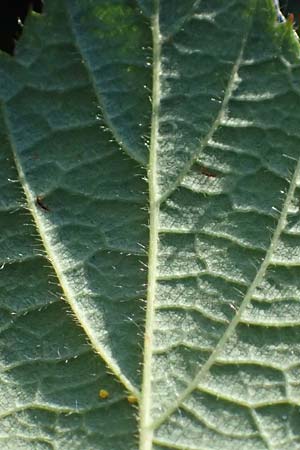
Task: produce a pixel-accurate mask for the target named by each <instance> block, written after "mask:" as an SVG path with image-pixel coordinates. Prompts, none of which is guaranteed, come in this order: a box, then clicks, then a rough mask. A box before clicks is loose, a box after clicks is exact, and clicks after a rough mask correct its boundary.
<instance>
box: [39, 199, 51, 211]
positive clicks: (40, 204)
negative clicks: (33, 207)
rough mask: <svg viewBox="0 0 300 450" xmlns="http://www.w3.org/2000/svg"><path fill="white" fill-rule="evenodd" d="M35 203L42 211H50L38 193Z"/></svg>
mask: <svg viewBox="0 0 300 450" xmlns="http://www.w3.org/2000/svg"><path fill="white" fill-rule="evenodd" d="M35 201H36V204H37V205H38V206H39V207H40V208H41V209H42V210H43V211H50V209H49V208H48V206H47V205H45V203H44V202H43V197H42V196H41V195H38V196H37V197H36V200H35Z"/></svg>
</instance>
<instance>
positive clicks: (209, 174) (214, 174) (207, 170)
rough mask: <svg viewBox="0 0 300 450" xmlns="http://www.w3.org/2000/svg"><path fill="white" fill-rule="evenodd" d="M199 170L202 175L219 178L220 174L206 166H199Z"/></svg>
mask: <svg viewBox="0 0 300 450" xmlns="http://www.w3.org/2000/svg"><path fill="white" fill-rule="evenodd" d="M199 172H200V173H201V174H202V175H205V176H206V177H210V178H217V177H218V174H216V173H214V172H211V171H210V170H209V169H207V168H206V167H202V166H201V167H199Z"/></svg>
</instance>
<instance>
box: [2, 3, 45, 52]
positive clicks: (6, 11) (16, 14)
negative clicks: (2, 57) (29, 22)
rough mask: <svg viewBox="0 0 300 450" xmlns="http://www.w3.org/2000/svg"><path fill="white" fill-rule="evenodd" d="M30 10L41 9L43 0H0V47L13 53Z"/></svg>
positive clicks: (40, 10)
mask: <svg viewBox="0 0 300 450" xmlns="http://www.w3.org/2000/svg"><path fill="white" fill-rule="evenodd" d="M30 10H33V11H35V12H37V13H42V11H43V0H0V49H1V50H4V51H5V52H6V53H9V54H10V55H13V53H14V50H15V46H16V41H17V39H19V37H20V36H21V34H22V29H23V26H24V22H25V19H26V16H27V14H28V13H29V11H30Z"/></svg>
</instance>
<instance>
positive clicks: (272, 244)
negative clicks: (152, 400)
mask: <svg viewBox="0 0 300 450" xmlns="http://www.w3.org/2000/svg"><path fill="white" fill-rule="evenodd" d="M299 176H300V160H298V163H297V165H296V169H295V172H294V175H293V178H292V180H291V184H290V187H289V190H288V193H287V196H286V198H285V201H284V204H283V207H282V210H281V213H280V217H279V220H278V223H277V226H276V229H275V231H274V234H273V236H272V239H271V242H270V246H269V248H268V250H267V252H266V255H265V258H264V260H263V262H262V264H261V266H260V268H259V270H258V272H257V274H256V276H255V277H254V279H253V281H252V283H251V285H250V286H249V289H248V291H247V292H246V295H245V297H244V299H243V301H242V303H241V306H240V308H239V309H238V311H237V313H236V315H235V316H234V318H233V319H232V321H231V322H230V324H229V326H228V327H227V329H226V331H225V332H224V334H223V335H222V337H221V339H220V340H219V342H218V344H217V346H216V348H215V349H214V351H213V352H212V354H211V355H210V357H209V358H208V360H207V361H206V363H205V364H204V365H203V367H202V368H201V370H200V371H199V372H198V374H197V375H196V376H195V378H194V379H193V380H192V382H191V383H190V385H189V386H188V387H187V388H186V389H185V390H184V391H183V392H182V394H181V395H180V396H179V397H178V398H177V399H176V401H175V402H174V403H173V405H171V406H170V407H169V408H168V409H167V410H166V411H165V412H164V413H163V414H162V415H161V416H160V417H159V418H158V419H157V420H155V421H154V422H153V423H152V428H153V430H155V429H156V428H158V427H159V426H160V425H161V424H162V423H163V422H164V421H165V420H166V419H167V418H168V417H170V415H171V414H172V413H173V412H174V411H176V410H177V409H178V408H179V407H180V405H181V404H182V402H183V401H184V400H185V399H186V398H187V397H188V396H189V395H190V394H191V393H192V392H193V390H194V389H196V388H197V386H198V385H199V384H200V382H201V381H204V380H205V377H206V376H207V375H208V373H209V370H210V369H211V367H212V366H213V365H214V363H215V362H216V360H217V358H218V356H219V355H220V354H221V352H222V350H223V349H224V347H225V344H226V343H227V342H228V340H229V339H230V337H232V335H233V333H234V331H235V329H236V327H237V325H238V323H239V322H240V318H241V316H242V314H243V312H244V311H245V310H246V309H247V307H248V306H249V304H250V302H251V299H252V296H253V293H254V291H255V289H256V288H257V286H259V285H260V283H261V282H262V280H263V278H264V276H265V273H266V271H267V268H268V266H269V264H270V262H271V258H272V255H273V253H274V251H275V249H276V247H277V244H278V241H279V238H280V235H281V233H282V231H283V230H284V227H285V224H286V219H287V215H288V210H289V207H290V206H291V204H292V200H293V196H294V193H295V189H296V187H297V178H298V177H299Z"/></svg>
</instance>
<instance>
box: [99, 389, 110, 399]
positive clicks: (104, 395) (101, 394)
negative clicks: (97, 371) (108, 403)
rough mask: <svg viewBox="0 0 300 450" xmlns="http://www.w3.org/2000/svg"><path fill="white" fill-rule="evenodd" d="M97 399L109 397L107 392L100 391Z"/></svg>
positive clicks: (104, 390)
mask: <svg viewBox="0 0 300 450" xmlns="http://www.w3.org/2000/svg"><path fill="white" fill-rule="evenodd" d="M99 397H100V398H102V399H105V398H107V397H109V392H108V391H107V390H106V389H100V391H99Z"/></svg>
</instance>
